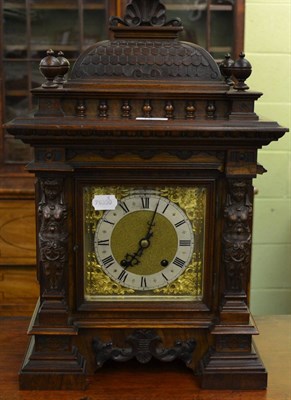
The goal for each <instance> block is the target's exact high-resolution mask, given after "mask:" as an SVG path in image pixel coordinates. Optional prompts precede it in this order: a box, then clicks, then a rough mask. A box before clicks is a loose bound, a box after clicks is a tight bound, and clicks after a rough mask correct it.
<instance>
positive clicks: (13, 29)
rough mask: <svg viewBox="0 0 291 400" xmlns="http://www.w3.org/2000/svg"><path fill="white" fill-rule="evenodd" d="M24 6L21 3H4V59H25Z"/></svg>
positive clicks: (23, 3)
mask: <svg viewBox="0 0 291 400" xmlns="http://www.w3.org/2000/svg"><path fill="white" fill-rule="evenodd" d="M24 5H25V2H23V1H21V2H20V1H9V2H5V3H4V7H3V16H4V20H3V36H4V38H3V39H4V57H7V58H23V57H26V54H27V46H26V10H25V8H24Z"/></svg>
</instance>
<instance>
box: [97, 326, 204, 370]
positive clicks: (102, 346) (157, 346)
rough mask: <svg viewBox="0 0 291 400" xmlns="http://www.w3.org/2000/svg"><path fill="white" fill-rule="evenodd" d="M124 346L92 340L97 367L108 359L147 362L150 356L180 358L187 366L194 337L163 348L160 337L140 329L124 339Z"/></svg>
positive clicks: (153, 332) (194, 342)
mask: <svg viewBox="0 0 291 400" xmlns="http://www.w3.org/2000/svg"><path fill="white" fill-rule="evenodd" d="M125 343H126V345H127V346H126V347H122V348H119V347H116V346H114V345H113V344H112V343H102V342H101V341H100V340H99V339H98V338H95V339H94V340H93V350H94V353H95V359H96V365H97V368H101V367H102V365H103V364H104V363H105V362H106V361H108V360H113V361H117V362H125V361H128V360H132V359H134V358H135V359H136V360H137V361H138V362H140V363H141V364H147V363H148V362H150V361H151V359H152V358H155V359H157V360H160V361H164V362H171V361H174V360H181V361H183V362H184V363H185V364H186V365H187V366H189V365H190V364H191V361H192V354H193V352H194V350H195V348H196V341H195V340H194V339H192V340H188V341H186V342H182V341H179V340H177V341H176V342H175V344H174V346H173V347H171V348H164V347H163V345H162V339H161V338H160V337H159V336H158V335H157V333H156V332H155V331H153V330H151V329H140V330H136V331H135V332H133V333H132V334H131V335H130V336H128V337H127V338H126V339H125Z"/></svg>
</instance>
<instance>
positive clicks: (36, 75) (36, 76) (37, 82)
mask: <svg viewBox="0 0 291 400" xmlns="http://www.w3.org/2000/svg"><path fill="white" fill-rule="evenodd" d="M44 55H45V54H43V55H42V57H43V56H44ZM44 81H45V78H44V77H43V75H42V74H41V72H40V70H39V62H33V63H32V64H31V88H32V89H33V88H36V87H39V86H41V84H42V83H44Z"/></svg>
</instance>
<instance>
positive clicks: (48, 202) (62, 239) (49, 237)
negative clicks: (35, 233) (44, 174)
mask: <svg viewBox="0 0 291 400" xmlns="http://www.w3.org/2000/svg"><path fill="white" fill-rule="evenodd" d="M41 190H42V198H41V201H40V203H39V205H38V214H39V217H40V231H39V242H40V261H41V267H42V273H43V278H44V282H43V283H44V287H45V291H46V292H52V291H53V292H56V291H57V292H58V291H61V290H62V281H63V273H64V263H65V261H66V253H67V252H66V249H67V237H68V234H67V230H66V220H67V207H66V205H65V204H64V199H63V180H62V179H50V178H47V179H44V180H42V181H41Z"/></svg>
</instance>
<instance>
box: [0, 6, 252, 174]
mask: <svg viewBox="0 0 291 400" xmlns="http://www.w3.org/2000/svg"><path fill="white" fill-rule="evenodd" d="M126 3H127V1H126V0H116V1H113V0H112V1H105V0H2V2H1V4H2V5H1V6H0V7H1V21H2V24H1V26H2V28H1V30H2V32H1V44H0V46H1V60H2V65H1V75H2V79H3V82H2V121H3V122H5V121H7V120H10V119H11V118H14V117H16V116H17V115H20V114H23V113H26V112H27V111H30V110H32V109H33V106H34V105H33V103H32V97H31V95H30V90H31V89H32V88H34V87H37V86H39V85H40V83H41V82H42V77H41V75H40V73H39V69H38V66H39V61H40V60H41V59H42V58H43V56H44V55H45V50H46V49H48V48H52V49H54V50H56V51H58V50H62V51H63V52H64V53H65V56H66V58H68V59H69V60H70V61H71V62H73V61H74V60H75V59H76V57H77V56H78V54H80V52H81V51H83V50H84V49H85V48H86V47H88V46H89V45H91V44H92V43H95V42H96V41H100V40H103V39H105V38H107V37H108V35H109V31H108V22H107V21H108V19H109V16H110V15H120V14H121V15H122V14H123V10H124V9H125V5H126ZM164 4H165V5H166V7H167V10H168V12H167V16H168V19H171V18H176V17H179V18H180V19H181V20H182V22H183V26H184V32H183V33H182V39H184V40H186V41H191V42H194V43H197V44H199V45H200V46H202V47H204V48H206V49H207V50H208V51H209V52H210V53H211V54H212V56H213V57H214V58H215V59H217V60H220V59H222V58H223V57H224V54H225V53H231V54H232V55H233V57H235V56H237V55H238V53H239V52H240V51H241V50H243V30H244V26H243V25H244V0H164ZM30 157H31V154H30V148H29V147H28V146H26V145H24V144H23V143H21V142H18V141H16V140H15V139H14V138H11V137H9V136H8V135H7V134H6V132H5V131H4V132H3V133H2V135H1V162H2V163H4V164H7V165H10V166H11V165H12V164H13V165H17V164H23V163H25V162H26V161H27V160H29V159H30ZM14 168H15V167H14ZM16 168H17V167H16Z"/></svg>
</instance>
